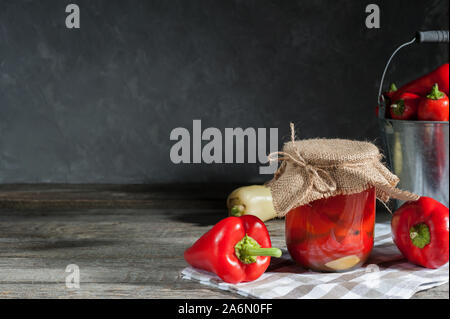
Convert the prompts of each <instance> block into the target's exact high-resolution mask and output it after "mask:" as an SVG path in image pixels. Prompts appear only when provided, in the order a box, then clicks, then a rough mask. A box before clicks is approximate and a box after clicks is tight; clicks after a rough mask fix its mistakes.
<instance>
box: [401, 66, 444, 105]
mask: <svg viewBox="0 0 450 319" xmlns="http://www.w3.org/2000/svg"><path fill="white" fill-rule="evenodd" d="M448 77H449V64H448V63H446V64H443V65H441V66H440V67H438V68H437V69H435V70H433V71H431V72H430V73H428V74H425V75H424V76H421V77H420V78H418V79H416V80H413V81H411V82H409V83H407V84H405V85H403V86H402V87H401V88H399V89H398V90H397V91H396V92H395V94H393V96H392V100H397V99H398V97H399V96H400V94H402V93H405V92H408V93H414V94H417V95H420V96H425V95H426V94H427V93H428V92H429V91H430V88H431V87H432V86H433V85H434V84H435V83H437V84H438V85H439V87H440V88H441V90H442V91H443V92H444V93H445V94H447V95H448V94H449V92H448V87H449V78H448Z"/></svg>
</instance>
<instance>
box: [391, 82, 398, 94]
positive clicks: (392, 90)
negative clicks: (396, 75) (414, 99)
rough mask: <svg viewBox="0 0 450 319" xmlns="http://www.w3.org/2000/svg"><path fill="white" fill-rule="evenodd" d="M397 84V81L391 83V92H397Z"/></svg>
mask: <svg viewBox="0 0 450 319" xmlns="http://www.w3.org/2000/svg"><path fill="white" fill-rule="evenodd" d="M397 90H398V89H397V85H395V83H391V86H390V88H389V92H395V91H397Z"/></svg>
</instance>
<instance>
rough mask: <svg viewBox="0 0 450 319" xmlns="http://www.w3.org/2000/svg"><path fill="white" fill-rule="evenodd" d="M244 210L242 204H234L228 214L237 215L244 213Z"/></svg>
mask: <svg viewBox="0 0 450 319" xmlns="http://www.w3.org/2000/svg"><path fill="white" fill-rule="evenodd" d="M244 211H245V207H244V205H234V206H233V207H231V210H230V215H231V216H235V217H239V216H242V215H243V214H244Z"/></svg>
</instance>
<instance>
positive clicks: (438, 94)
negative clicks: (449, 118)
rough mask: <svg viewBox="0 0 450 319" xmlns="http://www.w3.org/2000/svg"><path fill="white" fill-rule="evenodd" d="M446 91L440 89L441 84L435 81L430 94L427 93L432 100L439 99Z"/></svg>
mask: <svg viewBox="0 0 450 319" xmlns="http://www.w3.org/2000/svg"><path fill="white" fill-rule="evenodd" d="M444 95H445V94H444V92H441V91H439V86H438V84H437V83H435V84H434V85H433V87H432V89H431V92H430V94H428V95H427V98H429V99H431V100H439V99H442V98H443V97H444Z"/></svg>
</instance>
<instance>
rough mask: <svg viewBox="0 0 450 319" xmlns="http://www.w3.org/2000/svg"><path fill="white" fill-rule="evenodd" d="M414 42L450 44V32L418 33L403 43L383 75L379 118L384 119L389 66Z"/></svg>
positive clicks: (393, 54) (379, 100)
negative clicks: (384, 84) (385, 79)
mask: <svg viewBox="0 0 450 319" xmlns="http://www.w3.org/2000/svg"><path fill="white" fill-rule="evenodd" d="M414 42H417V43H448V42H449V32H448V30H433V31H418V32H416V35H415V37H414V38H413V39H412V40H410V41H408V42H406V43H403V44H402V45H401V46H399V47H398V48H397V49H396V50H395V51H394V52H393V53H392V54H391V56H390V57H389V60H388V61H387V63H386V66H385V67H384V70H383V74H382V76H381V82H380V88H379V90H378V105H379V108H380V111H379V112H378V116H379V118H384V113H385V112H384V106H383V102H384V96H383V94H382V90H383V82H384V77H385V75H386V71H387V69H388V67H389V64H390V63H391V61H392V58H393V57H394V56H395V55H396V54H397V52H398V51H400V49H402V48H404V47H406V46H408V45H411V44H413V43H414Z"/></svg>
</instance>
